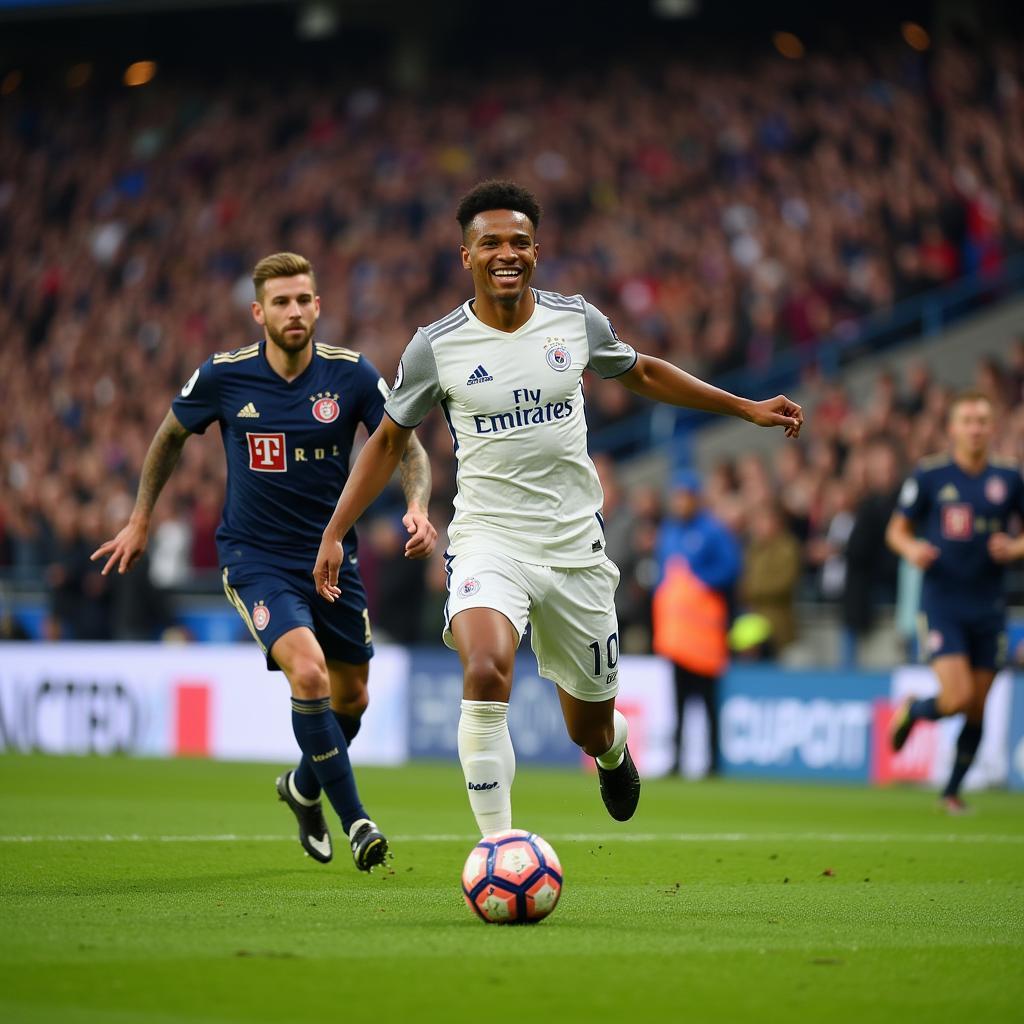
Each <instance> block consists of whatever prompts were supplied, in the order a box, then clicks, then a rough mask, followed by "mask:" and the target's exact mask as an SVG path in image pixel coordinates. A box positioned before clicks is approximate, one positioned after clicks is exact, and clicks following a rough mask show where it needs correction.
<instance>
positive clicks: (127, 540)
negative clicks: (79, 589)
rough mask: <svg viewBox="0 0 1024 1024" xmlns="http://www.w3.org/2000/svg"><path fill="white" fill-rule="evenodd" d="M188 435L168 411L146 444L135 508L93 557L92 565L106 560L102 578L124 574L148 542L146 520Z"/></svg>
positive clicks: (176, 462)
mask: <svg viewBox="0 0 1024 1024" xmlns="http://www.w3.org/2000/svg"><path fill="white" fill-rule="evenodd" d="M188 437H189V432H188V431H187V430H186V429H185V428H184V427H183V426H182V425H181V423H180V422H179V421H178V417H177V416H175V415H174V413H173V412H171V411H168V413H167V415H166V416H165V417H164V421H163V423H161V424H160V427H159V429H158V430H157V432H156V434H155V435H154V437H153V440H152V441H151V442H150V445H149V451H148V452H146V458H145V461H144V462H143V463H142V473H141V474H140V477H139V490H138V494H137V495H136V497H135V508H134V509H133V510H132V514H131V517H130V518H129V519H128V522H127V524H126V525H125V526H124V528H123V529H122V530H121V532H120V533H118V535H117V536H116V537H113V538H111V539H110V540H108V541H105V542H104V543H103V544H101V545H100V546H99V547H98V548H97V549H96V550H95V551H94V552H93V553H92V556H91V558H92V561H94V562H95V561H96V560H97V559H99V558H104V557H106V558H107V562H106V565H104V566H103V570H102V571H103V575H104V576H106V575H107V573H109V572H110V570H111V569H112V568H113V567H114V565H115V564H116V565H117V571H118V573H120V574H122V575H123V574H124V573H126V572H127V571H128V570H129V569H130V568H131V567H132V566H133V565H134V564H135V563H136V562H137V561H138V560H139V558H140V557H141V555H142V553H143V551H145V550H146V542H147V541H148V539H149V520H150V517H151V516H152V514H153V508H154V506H155V505H156V500H157V498H158V497H159V496H160V492H161V491H162V490H163V488H164V484H166V483H167V481H168V480H169V479H170V476H171V473H172V472H174V467H175V466H176V465H177V464H178V459H179V458H180V457H181V449H182V448H183V447H184V445H185V442H186V441H187V440H188Z"/></svg>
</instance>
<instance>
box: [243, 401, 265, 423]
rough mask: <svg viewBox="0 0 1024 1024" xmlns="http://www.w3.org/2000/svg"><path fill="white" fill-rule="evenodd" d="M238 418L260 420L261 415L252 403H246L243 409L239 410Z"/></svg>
mask: <svg viewBox="0 0 1024 1024" xmlns="http://www.w3.org/2000/svg"><path fill="white" fill-rule="evenodd" d="M238 418H239V419H242V420H258V419H259V418H260V414H259V413H258V412H257V411H256V406H255V405H253V404H252V402H246V403H245V405H243V406H242V408H241V409H239V410H238Z"/></svg>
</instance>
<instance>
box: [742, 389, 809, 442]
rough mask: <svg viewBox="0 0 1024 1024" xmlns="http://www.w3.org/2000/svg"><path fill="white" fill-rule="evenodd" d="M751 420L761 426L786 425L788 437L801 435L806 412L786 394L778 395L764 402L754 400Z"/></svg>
mask: <svg viewBox="0 0 1024 1024" xmlns="http://www.w3.org/2000/svg"><path fill="white" fill-rule="evenodd" d="M750 422H751V423H755V424H756V425H757V426H759V427H785V428H786V437H799V436H800V428H801V427H802V426H803V422H804V412H803V409H801V408H800V406H799V405H797V404H796V402H791V401H790V400H789V399H788V398H787V397H786V396H785V395H777V396H776V397H775V398H767V399H765V400H764V401H763V402H754V403H753V405H752V406H751V410H750Z"/></svg>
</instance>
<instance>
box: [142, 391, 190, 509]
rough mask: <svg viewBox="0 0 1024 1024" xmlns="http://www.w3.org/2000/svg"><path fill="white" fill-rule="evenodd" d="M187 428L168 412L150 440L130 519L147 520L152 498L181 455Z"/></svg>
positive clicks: (157, 495) (164, 482) (153, 501)
mask: <svg viewBox="0 0 1024 1024" xmlns="http://www.w3.org/2000/svg"><path fill="white" fill-rule="evenodd" d="M188 437H189V433H188V431H187V430H186V429H185V428H184V427H183V426H182V425H181V423H179V422H178V417H177V416H175V415H174V413H173V412H171V411H168V413H167V415H166V416H165V417H164V421H163V423H161V424H160V428H159V429H158V430H157V432H156V434H155V435H154V437H153V440H152V441H151V442H150V445H149V451H148V452H146V459H145V461H144V462H143V463H142V475H141V476H140V478H139V492H138V494H137V495H136V498H135V511H134V512H133V513H132V518H133V519H134V518H143V519H145V521H146V523H147V524H148V523H149V518H150V516H151V515H152V514H153V508H154V506H155V505H156V499H157V498H158V497H160V492H161V491H162V490H163V489H164V484H166V483H167V481H168V480H169V479H170V477H171V473H173V472H174V467H175V466H176V465H177V464H178V459H179V458H180V457H181V449H182V448H183V447H184V446H185V442H186V441H187V440H188Z"/></svg>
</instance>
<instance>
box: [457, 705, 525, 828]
mask: <svg viewBox="0 0 1024 1024" xmlns="http://www.w3.org/2000/svg"><path fill="white" fill-rule="evenodd" d="M459 760H460V761H461V762H462V771H463V774H464V775H465V777H466V790H467V792H468V793H469V806H470V807H471V808H472V809H473V814H474V816H475V817H476V823H477V825H478V826H479V828H480V834H481V835H484V836H489V835H492V834H493V833H495V832H503V831H505V830H506V829H510V828H511V827H512V780H513V779H514V778H515V777H516V755H515V751H514V750H513V749H512V737H511V736H509V733H508V704H506V703H504V702H502V701H486V700H464V701H463V702H462V715H461V716H460V718H459Z"/></svg>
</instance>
